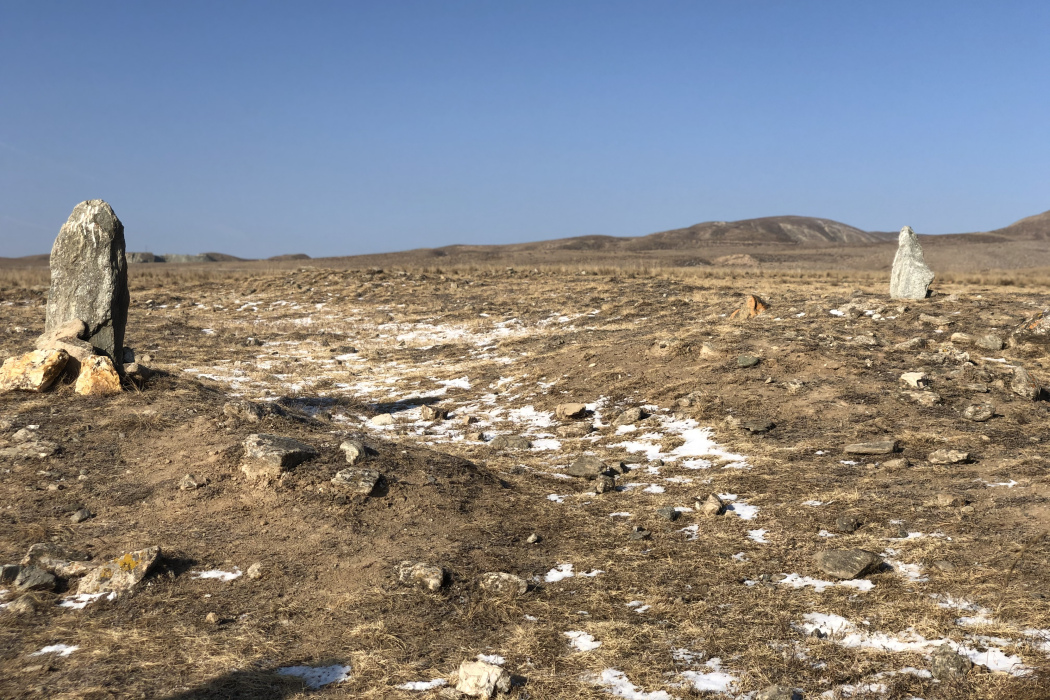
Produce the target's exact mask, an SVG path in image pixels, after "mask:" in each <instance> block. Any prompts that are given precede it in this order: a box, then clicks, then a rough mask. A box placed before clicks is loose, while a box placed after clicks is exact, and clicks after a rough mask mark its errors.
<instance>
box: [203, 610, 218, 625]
mask: <svg viewBox="0 0 1050 700" xmlns="http://www.w3.org/2000/svg"><path fill="white" fill-rule="evenodd" d="M204 621H205V622H207V623H208V624H209V625H217V624H219V616H218V614H217V613H214V612H210V613H208V614H207V615H205V616H204Z"/></svg>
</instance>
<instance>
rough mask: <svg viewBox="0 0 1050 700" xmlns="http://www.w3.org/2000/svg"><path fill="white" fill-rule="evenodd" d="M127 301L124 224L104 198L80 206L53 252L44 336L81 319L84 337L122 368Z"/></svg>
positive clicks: (67, 223) (56, 240)
mask: <svg viewBox="0 0 1050 700" xmlns="http://www.w3.org/2000/svg"><path fill="white" fill-rule="evenodd" d="M129 302H130V296H129V294H128V266H127V260H126V259H125V254H124V225H123V224H122V223H120V219H118V218H117V215H116V214H114V213H113V209H112V208H110V206H109V205H108V204H106V202H104V201H102V200H101V199H91V200H88V201H86V202H81V203H80V204H78V205H77V206H76V207H75V208H74V209H73V213H72V214H70V216H69V220H68V221H66V223H65V225H64V226H62V230H61V231H59V234H58V238H57V239H55V245H54V247H53V248H52V249H51V290H50V293H49V294H48V298H47V320H46V323H45V326H44V329H45V332H50V331H52V330H54V329H56V328H58V327H60V326H62V325H64V324H65V323H67V322H69V321H71V320H74V319H79V320H81V321H83V322H84V323H85V324H86V326H87V328H86V333H85V336H86V338H85V339H86V340H87V341H88V342H89V343H90V344H91V345H92V346H93V347H94V348H96V350H97V351H98V352H100V353H102V354H104V355H107V356H108V357H109V358H110V360H111V361H113V362H115V363H118V365H117V366H123V364H122V362H121V360H123V357H124V329H125V326H126V325H127V320H128V305H129Z"/></svg>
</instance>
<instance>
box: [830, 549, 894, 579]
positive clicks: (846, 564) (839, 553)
mask: <svg viewBox="0 0 1050 700" xmlns="http://www.w3.org/2000/svg"><path fill="white" fill-rule="evenodd" d="M881 561H882V560H881V559H880V558H879V556H878V555H877V554H875V553H873V552H869V551H867V550H866V549H829V550H826V551H824V552H818V553H817V554H816V555H815V556H814V557H813V563H814V564H816V565H817V568H819V569H820V570H821V571H823V572H824V573H826V574H828V575H829V576H833V577H835V578H838V579H844V580H848V579H854V578H859V577H861V576H863V575H864V574H866V573H869V572H870V571H872V570H873V569H874V568H875V567H876V566H878V564H880V563H881Z"/></svg>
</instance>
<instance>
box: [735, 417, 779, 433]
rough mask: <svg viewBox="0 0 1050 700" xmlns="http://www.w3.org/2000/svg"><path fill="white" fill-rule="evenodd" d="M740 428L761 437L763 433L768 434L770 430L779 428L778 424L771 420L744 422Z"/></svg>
mask: <svg viewBox="0 0 1050 700" xmlns="http://www.w3.org/2000/svg"><path fill="white" fill-rule="evenodd" d="M740 427H741V428H742V429H743V430H746V431H748V432H749V433H754V434H756V435H761V434H762V433H768V432H769V431H770V430H772V429H773V428H775V427H777V424H776V423H774V422H773V421H771V420H748V421H744V422H742V423H741V424H740Z"/></svg>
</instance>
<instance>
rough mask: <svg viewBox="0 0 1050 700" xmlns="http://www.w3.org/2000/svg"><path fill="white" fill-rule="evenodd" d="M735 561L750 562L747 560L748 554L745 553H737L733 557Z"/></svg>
mask: <svg viewBox="0 0 1050 700" xmlns="http://www.w3.org/2000/svg"><path fill="white" fill-rule="evenodd" d="M733 559H735V560H736V561H749V560H748V558H747V554H745V553H744V552H737V553H736V554H734V555H733Z"/></svg>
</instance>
